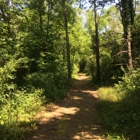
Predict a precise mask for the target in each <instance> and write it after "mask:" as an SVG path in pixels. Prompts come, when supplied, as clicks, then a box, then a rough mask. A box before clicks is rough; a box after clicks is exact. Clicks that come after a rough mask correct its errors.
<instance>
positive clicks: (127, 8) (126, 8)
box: [120, 0, 134, 69]
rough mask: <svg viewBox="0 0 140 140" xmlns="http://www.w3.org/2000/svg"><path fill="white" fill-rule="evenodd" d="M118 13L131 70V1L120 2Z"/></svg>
mask: <svg viewBox="0 0 140 140" xmlns="http://www.w3.org/2000/svg"><path fill="white" fill-rule="evenodd" d="M120 13H121V18H122V23H123V29H124V38H125V42H126V47H127V52H128V53H127V56H128V58H127V59H128V67H129V69H133V59H132V51H131V49H132V43H131V29H132V26H133V23H134V5H133V1H132V0H121V5H120Z"/></svg>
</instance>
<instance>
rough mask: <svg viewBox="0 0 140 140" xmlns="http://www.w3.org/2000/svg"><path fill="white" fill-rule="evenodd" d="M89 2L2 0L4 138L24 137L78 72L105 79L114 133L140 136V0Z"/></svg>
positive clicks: (103, 91)
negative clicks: (41, 110)
mask: <svg viewBox="0 0 140 140" xmlns="http://www.w3.org/2000/svg"><path fill="white" fill-rule="evenodd" d="M85 2H87V1H85V0H80V1H76V0H73V1H71V0H70V1H66V0H12V1H11V0H0V140H16V139H24V135H25V134H26V132H30V129H31V128H32V127H34V126H35V124H36V122H34V120H35V116H36V114H37V112H38V111H39V110H40V107H41V106H42V105H43V104H44V103H49V102H54V101H56V100H59V99H63V98H64V97H66V96H67V91H68V90H69V89H70V88H71V87H72V84H73V78H74V77H75V76H76V75H77V73H78V72H83V73H86V74H87V75H89V76H90V77H91V83H92V84H91V85H93V87H102V86H104V87H103V88H100V89H99V100H100V101H99V103H98V109H99V112H100V114H101V123H102V124H103V126H104V128H105V129H106V131H107V133H108V137H112V135H115V136H118V139H119V138H122V139H124V138H126V139H130V140H131V139H132V140H134V139H140V137H139V134H138V133H139V130H140V125H139V124H140V117H139V116H140V113H139V112H140V104H139V101H140V95H139V91H140V55H139V54H140V45H139V44H140V14H139V13H140V3H139V1H138V0H136V1H135V2H134V1H130V0H120V1H113V0H100V1H96V0H89V3H88V5H91V6H89V7H88V6H87V7H84V6H85V5H86V3H85ZM112 2H116V3H113V4H112ZM107 4H108V5H110V6H108V8H106V5H107ZM97 21H98V22H97Z"/></svg>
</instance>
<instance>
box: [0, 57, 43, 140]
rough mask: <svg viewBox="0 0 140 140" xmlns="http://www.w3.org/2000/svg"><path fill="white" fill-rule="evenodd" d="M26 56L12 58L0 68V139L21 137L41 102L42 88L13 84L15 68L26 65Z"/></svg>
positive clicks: (13, 139) (11, 139) (6, 139)
mask: <svg viewBox="0 0 140 140" xmlns="http://www.w3.org/2000/svg"><path fill="white" fill-rule="evenodd" d="M26 63H27V59H26V58H19V59H17V60H15V59H14V58H13V59H11V60H10V61H8V62H7V63H6V64H5V65H4V67H1V68H0V139H1V140H15V139H17V138H18V137H21V136H22V135H21V134H23V132H24V131H25V130H26V129H27V126H26V127H25V128H24V127H21V124H28V123H29V124H30V122H32V121H33V119H34V116H35V115H36V113H37V112H38V110H39V108H40V106H41V104H42V99H43V97H42V93H43V90H42V89H33V88H32V89H31V88H28V89H27V88H24V87H23V88H19V87H18V86H17V85H16V84H15V82H14V81H15V79H16V70H17V68H19V67H23V66H24V65H26Z"/></svg>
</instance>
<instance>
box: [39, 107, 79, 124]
mask: <svg viewBox="0 0 140 140" xmlns="http://www.w3.org/2000/svg"><path fill="white" fill-rule="evenodd" d="M54 109H55V110H54ZM52 110H53V111H47V109H46V110H42V111H41V112H40V113H39V115H38V116H37V119H39V120H40V124H41V123H45V122H47V121H50V120H51V119H61V118H62V116H63V115H67V114H69V115H75V114H76V113H77V111H79V108H77V107H69V108H66V107H59V106H56V105H54V106H53V107H52Z"/></svg>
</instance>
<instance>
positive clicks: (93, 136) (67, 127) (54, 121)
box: [28, 74, 105, 140]
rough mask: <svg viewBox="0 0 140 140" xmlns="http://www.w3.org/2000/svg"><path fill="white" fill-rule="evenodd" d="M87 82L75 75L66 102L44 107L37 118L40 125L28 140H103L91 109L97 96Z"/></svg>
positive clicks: (97, 118)
mask: <svg viewBox="0 0 140 140" xmlns="http://www.w3.org/2000/svg"><path fill="white" fill-rule="evenodd" d="M87 79H88V77H87V76H85V75H84V74H79V75H78V78H77V79H76V80H75V86H74V88H73V89H72V90H70V91H69V93H68V97H67V98H66V99H64V100H63V101H62V102H61V103H59V104H50V105H47V106H46V107H45V108H44V110H42V111H41V112H40V113H39V114H38V119H40V122H39V124H38V125H37V126H36V128H35V129H34V130H33V133H32V134H33V135H32V136H31V138H28V140H105V139H104V138H103V134H104V132H103V130H102V129H101V128H100V125H99V115H98V113H97V110H96V108H95V106H96V101H97V98H98V94H97V92H96V91H94V90H93V89H91V88H90V87H89V86H88V85H87Z"/></svg>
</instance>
